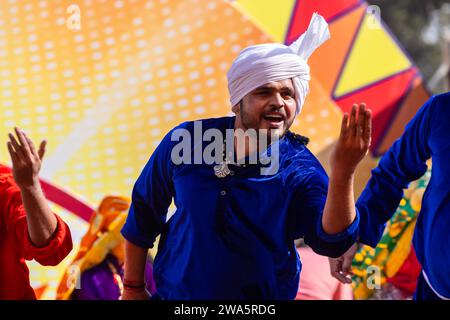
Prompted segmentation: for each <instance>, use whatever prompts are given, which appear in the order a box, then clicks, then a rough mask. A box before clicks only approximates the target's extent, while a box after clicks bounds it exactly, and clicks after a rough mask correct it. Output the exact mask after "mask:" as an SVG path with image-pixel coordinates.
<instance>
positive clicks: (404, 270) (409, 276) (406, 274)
mask: <svg viewBox="0 0 450 320" xmlns="http://www.w3.org/2000/svg"><path fill="white" fill-rule="evenodd" d="M421 270H422V267H421V266H420V263H419V260H417V257H416V252H415V251H414V248H413V246H411V250H410V251H409V255H408V257H407V258H406V260H405V262H403V264H402V266H401V267H400V269H399V270H398V271H397V273H396V274H395V275H394V276H393V277H392V278H388V279H387V282H390V283H392V284H393V285H394V286H395V287H397V288H399V289H401V290H402V291H403V293H404V294H405V295H406V296H412V295H413V294H414V292H415V291H416V285H417V280H418V279H419V275H420V271H421Z"/></svg>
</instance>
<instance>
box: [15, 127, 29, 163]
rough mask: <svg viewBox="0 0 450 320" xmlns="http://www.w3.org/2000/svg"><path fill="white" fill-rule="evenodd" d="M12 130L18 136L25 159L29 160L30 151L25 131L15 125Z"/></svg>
mask: <svg viewBox="0 0 450 320" xmlns="http://www.w3.org/2000/svg"><path fill="white" fill-rule="evenodd" d="M14 131H15V132H16V135H17V137H18V138H19V141H20V145H21V147H22V151H23V154H24V156H25V159H26V160H31V158H32V153H31V150H30V146H29V145H28V141H27V138H26V137H25V133H24V132H23V131H22V130H20V129H19V128H17V127H15V128H14Z"/></svg>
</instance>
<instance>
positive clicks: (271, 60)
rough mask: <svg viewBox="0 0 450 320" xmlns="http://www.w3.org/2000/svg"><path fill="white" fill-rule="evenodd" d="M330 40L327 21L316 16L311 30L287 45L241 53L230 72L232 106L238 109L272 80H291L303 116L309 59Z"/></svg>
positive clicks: (313, 18) (264, 45)
mask: <svg viewBox="0 0 450 320" xmlns="http://www.w3.org/2000/svg"><path fill="white" fill-rule="evenodd" d="M329 38H330V32H329V30H328V24H327V22H326V21H325V19H324V18H323V17H322V16H320V15H319V14H317V13H314V14H313V16H312V18H311V21H310V23H309V27H308V30H306V32H305V33H303V34H302V35H301V36H300V37H299V38H298V39H297V40H296V41H295V42H294V43H292V44H291V45H290V46H286V45H283V44H279V43H267V44H260V45H255V46H250V47H247V48H245V49H244V50H242V51H241V53H240V54H239V56H238V57H237V58H236V59H235V60H234V62H233V64H232V66H231V68H230V70H229V71H228V73H227V78H228V90H229V92H230V102H231V106H235V105H236V104H238V103H239V101H241V100H242V98H243V97H244V96H245V95H247V94H248V93H250V92H251V91H252V90H254V89H256V88H258V87H260V86H262V85H264V84H266V83H269V82H272V81H280V80H286V79H291V78H292V80H293V81H292V82H293V85H294V89H295V96H296V100H297V111H296V114H298V113H300V111H301V109H302V106H303V103H304V102H305V98H306V95H307V93H308V88H309V86H308V81H309V80H310V76H309V66H308V64H307V63H306V62H307V60H308V58H309V56H310V55H311V54H312V53H313V52H314V50H316V49H317V48H318V47H319V46H320V45H321V44H322V43H324V42H325V41H326V40H328V39H329Z"/></svg>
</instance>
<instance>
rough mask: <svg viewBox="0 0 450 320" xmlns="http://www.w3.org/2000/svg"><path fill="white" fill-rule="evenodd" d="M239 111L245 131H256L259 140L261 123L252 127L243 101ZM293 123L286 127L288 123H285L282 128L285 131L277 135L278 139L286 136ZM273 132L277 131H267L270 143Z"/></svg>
mask: <svg viewBox="0 0 450 320" xmlns="http://www.w3.org/2000/svg"><path fill="white" fill-rule="evenodd" d="M239 110H240V112H239V117H240V120H241V124H242V126H243V127H244V128H243V130H248V129H255V130H256V132H257V133H258V138H259V134H260V128H259V127H258V124H259V123H255V124H253V125H252V123H251V121H248V119H249V118H251V117H247V113H246V112H245V111H244V102H243V101H241V102H240V103H239ZM258 121H260V119H258ZM293 122H294V121H292V122H291V123H290V124H288V125H286V121H284V125H283V128H282V130H283V131H282V132H281V133H280V134H279V135H277V138H278V139H281V138H282V137H283V136H284V135H285V134H286V132H287V131H288V130H289V128H290V127H291V125H292V123H293ZM273 130H275V129H270V128H269V129H266V132H267V135H268V139H269V141H270V139H271V134H272V131H273Z"/></svg>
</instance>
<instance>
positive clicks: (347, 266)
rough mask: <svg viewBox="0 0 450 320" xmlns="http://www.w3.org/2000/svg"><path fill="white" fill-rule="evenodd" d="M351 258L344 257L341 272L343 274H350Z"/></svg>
mask: <svg viewBox="0 0 450 320" xmlns="http://www.w3.org/2000/svg"><path fill="white" fill-rule="evenodd" d="M352 260H353V259H352V258H349V257H344V261H342V272H343V273H344V274H351V273H352V271H351V268H352Z"/></svg>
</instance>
